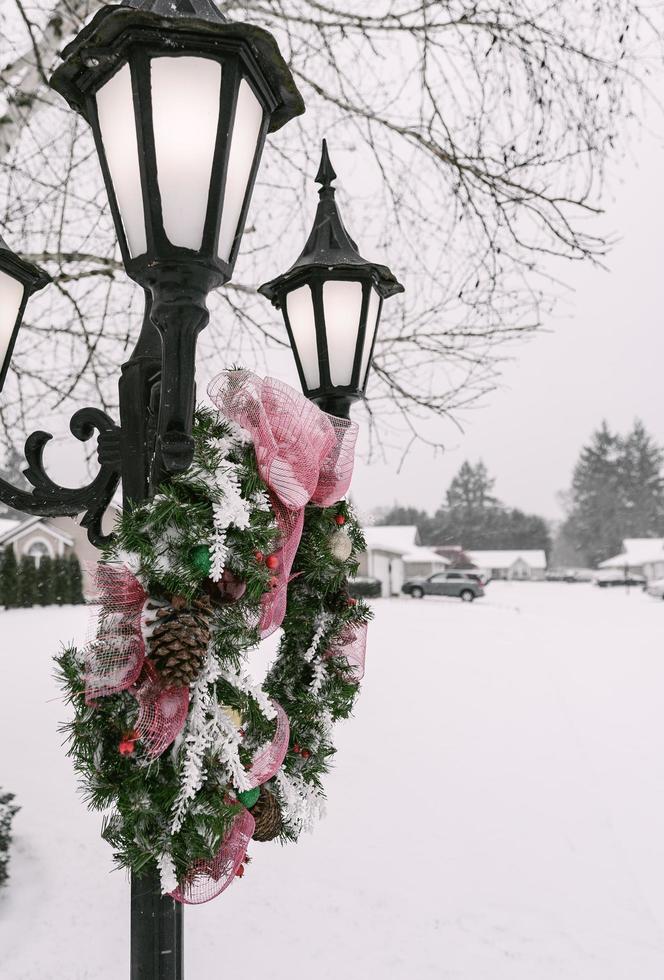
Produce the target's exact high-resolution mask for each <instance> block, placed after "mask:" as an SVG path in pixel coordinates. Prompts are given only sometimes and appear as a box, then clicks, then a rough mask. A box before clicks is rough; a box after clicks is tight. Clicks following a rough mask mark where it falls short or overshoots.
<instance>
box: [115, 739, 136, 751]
mask: <svg viewBox="0 0 664 980" xmlns="http://www.w3.org/2000/svg"><path fill="white" fill-rule="evenodd" d="M135 748H136V745H135V743H134V742H130V741H129V739H126V738H123V740H122V741H121V742H120V744H119V745H118V752H119V753H120V755H133V753H134V750H135Z"/></svg>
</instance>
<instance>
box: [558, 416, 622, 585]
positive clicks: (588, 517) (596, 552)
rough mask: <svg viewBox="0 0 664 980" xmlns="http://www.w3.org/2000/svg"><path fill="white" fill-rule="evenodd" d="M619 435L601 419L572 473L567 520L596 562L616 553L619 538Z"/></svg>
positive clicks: (620, 538) (620, 526) (620, 516)
mask: <svg viewBox="0 0 664 980" xmlns="http://www.w3.org/2000/svg"><path fill="white" fill-rule="evenodd" d="M622 451H623V446H622V440H621V439H620V436H618V435H616V434H614V433H613V432H611V431H610V430H609V428H608V426H607V424H606V422H602V425H601V426H600V428H599V429H598V430H597V431H596V432H594V433H593V435H592V438H591V441H590V443H589V444H588V445H587V446H584V447H583V449H582V450H581V455H580V456H579V460H578V462H577V464H576V466H575V467H574V473H573V476H572V489H571V500H572V512H571V514H570V519H569V521H568V524H567V530H568V533H569V535H570V536H571V537H572V538H573V539H575V540H576V541H577V542H578V544H579V547H580V548H581V549H582V551H583V552H584V553H585V555H586V556H587V559H588V562H589V563H590V564H591V565H592V566H596V565H597V564H598V563H599V562H600V561H603V560H604V559H606V558H610V557H611V556H612V555H616V554H618V552H619V551H620V548H621V545H622V539H623V536H624V535H623V524H624V511H625V507H624V499H623V495H622V492H621V485H620V483H621V481H620V466H619V463H620V457H621V454H622Z"/></svg>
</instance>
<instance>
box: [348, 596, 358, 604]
mask: <svg viewBox="0 0 664 980" xmlns="http://www.w3.org/2000/svg"><path fill="white" fill-rule="evenodd" d="M348 605H349V606H356V605H357V599H353V597H352V596H349V597H348Z"/></svg>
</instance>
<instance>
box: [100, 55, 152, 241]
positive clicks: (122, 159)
mask: <svg viewBox="0 0 664 980" xmlns="http://www.w3.org/2000/svg"><path fill="white" fill-rule="evenodd" d="M97 114H98V116H99V126H100V130H101V138H102V142H103V144H104V152H105V155H106V162H107V164H108V169H109V171H110V174H111V180H112V181H113V189H114V191H115V197H116V199H117V202H118V208H119V209H120V215H121V217H122V224H123V227H124V230H125V235H126V238H127V246H128V248H129V252H130V254H131V256H132V257H133V258H136V256H138V255H143V254H144V253H145V252H146V251H147V247H148V246H147V238H146V232H145V217H144V211H143V191H142V188H141V169H140V165H139V162H138V138H137V136H136V118H135V115H134V95H133V91H132V85H131V70H130V68H129V65H123V67H122V68H121V69H120V70H119V71H118V72H116V74H115V75H113V77H112V78H111V79H109V81H108V82H106V83H105V85H102V87H101V88H100V89H99V91H98V92H97Z"/></svg>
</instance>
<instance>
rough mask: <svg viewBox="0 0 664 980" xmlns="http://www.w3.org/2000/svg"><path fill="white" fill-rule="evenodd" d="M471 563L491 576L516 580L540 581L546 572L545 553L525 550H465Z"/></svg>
mask: <svg viewBox="0 0 664 980" xmlns="http://www.w3.org/2000/svg"><path fill="white" fill-rule="evenodd" d="M466 554H467V555H468V557H469V558H470V560H471V561H472V563H473V565H474V566H475V567H476V568H477V569H479V570H481V571H483V572H485V573H487V574H488V575H490V576H491V578H497V579H509V580H510V581H511V580H513V579H514V580H518V581H532V582H535V581H541V580H542V579H543V578H544V576H545V573H546V554H545V552H544V551H539V550H526V551H508V550H499V551H467V552H466Z"/></svg>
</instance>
